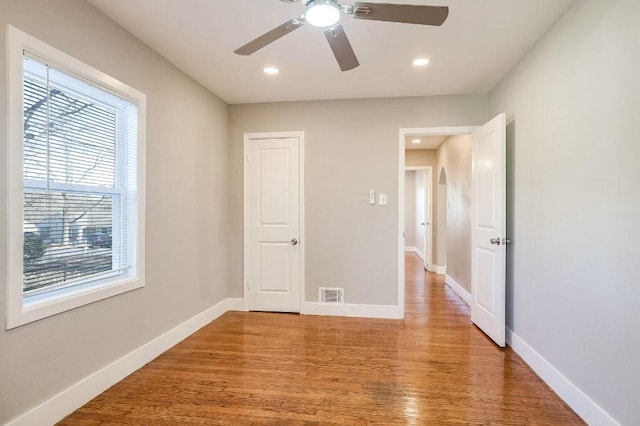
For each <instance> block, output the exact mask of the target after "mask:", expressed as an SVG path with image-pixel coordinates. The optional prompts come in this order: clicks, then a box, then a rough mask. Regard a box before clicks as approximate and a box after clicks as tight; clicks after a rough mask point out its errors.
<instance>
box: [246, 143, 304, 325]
mask: <svg viewBox="0 0 640 426" xmlns="http://www.w3.org/2000/svg"><path fill="white" fill-rule="evenodd" d="M289 138H297V139H298V141H299V143H300V145H299V152H298V155H299V167H300V169H299V170H300V173H299V174H300V176H299V177H300V185H299V194H298V197H299V202H300V225H299V226H300V236H299V238H298V240H299V241H298V250H299V251H300V280H299V283H300V300H299V303H300V307H299V310H298V311H299V313H302V310H303V307H304V302H305V299H306V297H305V293H306V291H305V290H306V287H305V279H304V278H305V247H306V245H307V244H306V242H307V240H306V234H305V214H304V205H305V202H304V158H305V156H304V131H294V132H292V131H289V132H258V133H245V134H244V147H243V151H242V171H243V175H242V176H243V178H242V179H243V180H242V182H243V183H242V192H243V199H242V200H243V207H242V210H243V215H244V218H243V236H244V237H243V261H242V264H243V268H242V290H243V297H244V299H243V300H244V310H245V311H248V310H249V306H250V304H249V297H250V296H249V295H250V292H249V289H248V279H249V241H250V235H249V211H248V206H249V191H248V188H247V186H248V174H249V169H248V167H247V163H248V161H247V160H248V157H249V143H250V142H251V141H254V140H265V139H289Z"/></svg>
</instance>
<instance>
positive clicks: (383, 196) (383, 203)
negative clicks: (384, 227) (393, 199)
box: [379, 194, 387, 206]
mask: <svg viewBox="0 0 640 426" xmlns="http://www.w3.org/2000/svg"><path fill="white" fill-rule="evenodd" d="M379 204H380V205H381V206H386V205H387V194H380V200H379Z"/></svg>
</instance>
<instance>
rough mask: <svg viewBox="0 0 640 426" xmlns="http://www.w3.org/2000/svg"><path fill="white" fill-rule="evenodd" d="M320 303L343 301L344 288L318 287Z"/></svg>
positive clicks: (340, 302) (341, 302)
mask: <svg viewBox="0 0 640 426" xmlns="http://www.w3.org/2000/svg"><path fill="white" fill-rule="evenodd" d="M320 303H332V304H340V305H342V304H343V303H344V289H343V288H332V287H320Z"/></svg>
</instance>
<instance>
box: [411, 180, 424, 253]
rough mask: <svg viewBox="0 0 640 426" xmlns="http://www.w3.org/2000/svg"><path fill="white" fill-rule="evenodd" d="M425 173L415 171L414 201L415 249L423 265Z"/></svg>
mask: <svg viewBox="0 0 640 426" xmlns="http://www.w3.org/2000/svg"><path fill="white" fill-rule="evenodd" d="M425 179H426V171H425V170H416V173H415V194H414V195H415V200H416V215H415V230H416V244H415V245H416V249H418V250H419V251H420V257H422V260H423V263H426V262H427V251H426V249H425V246H426V242H427V239H426V226H427V222H426V217H425V211H426V207H425V204H426V195H427V194H426V193H425V185H426V182H425Z"/></svg>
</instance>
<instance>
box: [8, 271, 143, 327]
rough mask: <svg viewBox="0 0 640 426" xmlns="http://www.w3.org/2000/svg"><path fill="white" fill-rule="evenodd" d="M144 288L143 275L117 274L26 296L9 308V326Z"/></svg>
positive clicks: (17, 325) (15, 325) (23, 323)
mask: <svg viewBox="0 0 640 426" xmlns="http://www.w3.org/2000/svg"><path fill="white" fill-rule="evenodd" d="M142 287H144V280H143V279H141V278H140V277H132V278H122V277H117V278H112V279H106V280H101V281H98V282H96V283H93V284H85V285H82V286H77V287H71V288H66V289H61V290H57V291H53V292H51V293H43V294H39V295H36V296H31V297H26V298H22V300H21V301H20V305H21V306H16V307H15V309H9V310H8V312H7V323H6V329H7V330H10V329H12V328H15V327H19V326H21V325H25V324H28V323H30V322H33V321H37V320H40V319H43V318H47V317H50V316H52V315H56V314H59V313H62V312H65V311H69V310H71V309H75V308H78V307H80V306H84V305H88V304H90V303H94V302H98V301H100V300H104V299H107V298H109V297H113V296H117V295H119V294H122V293H126V292H128V291H132V290H136V289H138V288H142Z"/></svg>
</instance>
